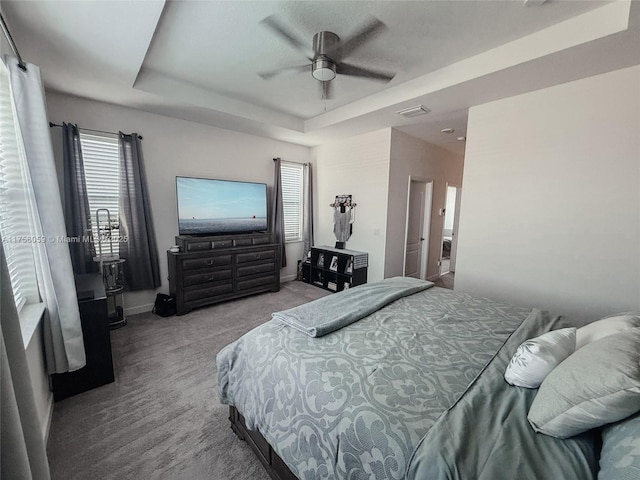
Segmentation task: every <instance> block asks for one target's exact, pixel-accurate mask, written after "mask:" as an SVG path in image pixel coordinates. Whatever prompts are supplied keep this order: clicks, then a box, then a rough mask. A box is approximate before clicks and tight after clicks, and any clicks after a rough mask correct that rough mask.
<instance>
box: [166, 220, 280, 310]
mask: <svg viewBox="0 0 640 480" xmlns="http://www.w3.org/2000/svg"><path fill="white" fill-rule="evenodd" d="M176 245H178V246H179V247H180V252H171V251H168V252H167V263H168V266H169V292H170V294H171V295H172V296H174V297H175V298H176V313H177V314H178V315H184V314H185V313H189V312H190V311H191V310H192V309H194V308H197V307H202V306H204V305H210V304H212V303H217V302H223V301H225V300H231V299H234V298H239V297H243V296H246V295H252V294H254V293H260V292H265V291H272V292H277V291H278V290H280V244H278V243H273V237H272V236H271V234H269V233H256V234H242V235H224V236H211V237H191V236H182V235H180V236H177V237H176Z"/></svg>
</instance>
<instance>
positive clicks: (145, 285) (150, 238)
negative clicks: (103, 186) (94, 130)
mask: <svg viewBox="0 0 640 480" xmlns="http://www.w3.org/2000/svg"><path fill="white" fill-rule="evenodd" d="M119 139H120V140H119V143H120V236H121V237H122V241H121V242H120V258H124V259H125V260H126V261H125V263H124V267H123V271H124V284H125V288H126V289H127V290H150V289H154V288H158V287H159V286H160V284H161V281H160V263H159V262H158V247H157V244H156V234H155V229H154V228H153V217H152V215H151V202H150V201H149V192H148V188H147V176H146V174H145V170H144V161H143V158H142V145H141V143H140V138H138V134H137V133H132V134H131V135H125V134H124V133H122V132H120V135H119Z"/></svg>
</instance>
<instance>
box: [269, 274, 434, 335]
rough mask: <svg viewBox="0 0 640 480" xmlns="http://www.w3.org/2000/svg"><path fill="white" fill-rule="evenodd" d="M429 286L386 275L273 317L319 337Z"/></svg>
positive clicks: (422, 282) (408, 278) (421, 281)
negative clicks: (375, 280) (386, 276)
mask: <svg viewBox="0 0 640 480" xmlns="http://www.w3.org/2000/svg"><path fill="white" fill-rule="evenodd" d="M432 286H433V283H432V282H427V281H425V280H418V279H415V278H411V277H393V278H386V279H384V280H380V281H378V282H372V283H366V284H364V285H359V286H357V287H353V288H350V289H348V290H343V291H342V292H338V293H335V294H333V295H329V296H327V297H323V298H320V299H318V300H315V301H313V302H309V303H305V304H304V305H300V306H299V307H295V308H290V309H289V310H284V311H282V312H276V313H274V314H273V318H274V319H275V320H278V321H280V322H282V323H284V324H286V325H289V326H290V327H293V328H295V329H296V330H299V331H301V332H302V333H305V334H307V335H309V336H310V337H321V336H323V335H326V334H328V333H331V332H333V331H335V330H338V329H340V328H342V327H345V326H347V325H349V324H351V323H353V322H357V321H358V320H360V319H361V318H363V317H366V316H367V315H369V314H371V313H373V312H375V311H376V310H379V309H380V308H382V307H384V306H385V305H387V304H389V303H391V302H393V301H395V300H397V299H399V298H402V297H406V296H407V295H412V294H414V293H417V292H420V291H422V290H426V289H427V288H430V287H432Z"/></svg>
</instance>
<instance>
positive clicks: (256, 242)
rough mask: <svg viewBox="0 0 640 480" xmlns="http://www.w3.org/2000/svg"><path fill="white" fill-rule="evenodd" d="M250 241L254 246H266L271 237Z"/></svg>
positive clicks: (255, 238) (266, 236) (254, 238)
mask: <svg viewBox="0 0 640 480" xmlns="http://www.w3.org/2000/svg"><path fill="white" fill-rule="evenodd" d="M251 240H252V242H253V244H254V245H266V244H267V243H271V237H270V236H269V235H264V236H262V237H253V238H252V239H251Z"/></svg>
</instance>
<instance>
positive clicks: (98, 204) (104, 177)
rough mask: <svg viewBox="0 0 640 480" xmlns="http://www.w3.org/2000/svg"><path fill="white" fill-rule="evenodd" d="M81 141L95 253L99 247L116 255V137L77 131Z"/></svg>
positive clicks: (117, 182)
mask: <svg viewBox="0 0 640 480" xmlns="http://www.w3.org/2000/svg"><path fill="white" fill-rule="evenodd" d="M80 144H81V145H82V158H83V161H84V174H85V180H86V183H87V196H88V197H89V211H90V212H91V230H92V233H93V238H94V241H95V242H96V243H95V250H96V254H100V248H102V254H103V255H108V254H111V253H113V254H115V255H117V254H118V252H119V238H118V237H119V228H120V217H119V198H118V197H119V195H120V183H119V182H120V170H119V168H120V162H119V161H118V148H119V147H118V137H117V136H115V135H110V136H106V135H93V134H88V133H80ZM98 210H99V212H98ZM107 211H108V214H107ZM96 215H98V217H97V216H96Z"/></svg>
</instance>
